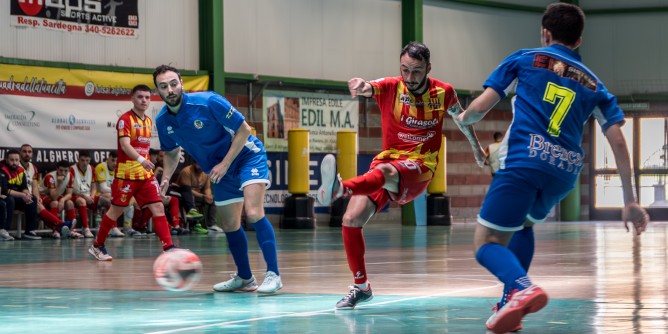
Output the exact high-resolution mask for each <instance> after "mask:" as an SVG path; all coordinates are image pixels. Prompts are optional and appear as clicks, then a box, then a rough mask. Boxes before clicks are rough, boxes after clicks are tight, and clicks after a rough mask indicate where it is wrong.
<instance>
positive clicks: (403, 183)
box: [368, 159, 434, 212]
mask: <svg viewBox="0 0 668 334" xmlns="http://www.w3.org/2000/svg"><path fill="white" fill-rule="evenodd" d="M383 163H389V164H391V165H392V166H394V168H396V170H397V171H398V172H399V192H397V193H394V192H390V191H388V190H387V189H380V190H378V191H376V192H375V193H373V194H369V195H368V197H369V198H370V199H371V200H372V201H373V202H374V203H376V212H380V210H382V209H383V208H384V207H385V205H386V204H387V203H388V202H390V201H393V202H397V203H398V204H400V205H404V204H406V203H408V202H410V201H412V200H414V199H415V198H416V197H418V196H419V195H420V194H422V193H423V192H424V191H425V190H427V186H428V185H429V183H430V182H431V179H432V177H433V176H434V173H433V172H432V171H431V170H430V169H429V168H427V167H426V166H425V165H423V164H422V163H421V162H419V161H414V160H375V159H374V160H373V161H372V162H371V167H370V169H374V168H375V167H376V166H377V165H379V164H383Z"/></svg>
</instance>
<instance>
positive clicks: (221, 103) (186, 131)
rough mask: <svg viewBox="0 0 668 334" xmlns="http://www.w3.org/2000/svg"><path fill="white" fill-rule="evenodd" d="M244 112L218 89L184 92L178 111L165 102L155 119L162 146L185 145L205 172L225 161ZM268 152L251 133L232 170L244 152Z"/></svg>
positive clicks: (170, 148) (170, 147) (229, 170)
mask: <svg viewBox="0 0 668 334" xmlns="http://www.w3.org/2000/svg"><path fill="white" fill-rule="evenodd" d="M244 120H245V119H244V116H243V115H242V114H241V113H240V112H239V111H237V110H236V109H235V108H234V107H233V106H232V104H230V102H229V101H228V100H227V99H225V98H224V97H222V96H220V95H218V94H217V93H215V92H198V93H183V99H182V102H181V108H180V109H179V112H178V113H177V114H176V115H174V114H173V113H171V112H170V111H169V109H168V107H167V106H166V105H165V106H164V107H163V108H162V110H160V113H159V114H158V116H157V117H156V119H155V124H156V128H157V130H158V138H159V139H160V149H161V150H163V151H171V150H173V149H175V148H177V147H178V146H181V147H182V148H183V149H184V150H185V151H186V152H187V153H188V154H189V155H190V156H191V157H192V158H193V159H194V160H195V161H196V162H197V164H198V165H200V167H202V170H203V171H204V172H205V173H207V174H208V173H209V172H211V169H212V168H213V167H214V166H216V165H217V164H219V163H220V162H221V161H223V158H225V155H226V154H227V152H228V151H229V149H230V145H231V144H232V138H233V137H234V134H235V133H236V131H237V130H238V129H239V127H240V126H241V125H242V124H243V122H244ZM249 154H251V155H254V154H265V152H264V147H263V145H262V143H261V142H260V140H259V139H257V138H256V137H255V136H253V135H250V136H248V141H247V142H246V144H245V146H244V148H243V149H242V150H241V152H239V155H238V156H237V158H236V159H235V160H234V161H233V162H232V164H231V165H230V168H229V169H228V173H229V172H231V171H234V170H236V164H237V162H238V161H242V160H243V159H242V157H244V155H249Z"/></svg>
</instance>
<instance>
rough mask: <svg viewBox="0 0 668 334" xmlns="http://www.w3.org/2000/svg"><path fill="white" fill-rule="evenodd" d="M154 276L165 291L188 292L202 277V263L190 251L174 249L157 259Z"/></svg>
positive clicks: (154, 264)
mask: <svg viewBox="0 0 668 334" xmlns="http://www.w3.org/2000/svg"><path fill="white" fill-rule="evenodd" d="M153 276H154V277H155V280H156V282H158V284H159V285H160V286H161V287H163V288H164V289H165V290H169V291H186V290H189V289H190V288H191V287H192V286H193V285H195V283H197V282H198V281H199V279H200V278H201V277H202V261H200V259H199V257H198V256H197V254H195V253H193V252H191V251H190V250H187V249H182V248H173V249H170V250H169V251H166V252H163V253H162V254H160V256H158V258H157V259H155V262H154V263H153Z"/></svg>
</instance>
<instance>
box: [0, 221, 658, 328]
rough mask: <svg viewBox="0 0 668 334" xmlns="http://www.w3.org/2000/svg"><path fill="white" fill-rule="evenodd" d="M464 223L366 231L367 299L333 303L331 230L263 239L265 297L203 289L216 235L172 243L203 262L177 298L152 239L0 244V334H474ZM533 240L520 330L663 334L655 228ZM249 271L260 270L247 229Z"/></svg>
mask: <svg viewBox="0 0 668 334" xmlns="http://www.w3.org/2000/svg"><path fill="white" fill-rule="evenodd" d="M474 227H475V224H474V223H471V222H469V223H454V224H453V225H452V226H450V227H446V226H401V225H400V224H399V223H391V222H372V223H370V224H368V225H367V227H366V228H365V237H366V243H367V256H366V260H367V267H368V275H369V278H370V281H371V284H372V288H373V291H374V294H375V297H374V299H373V300H371V301H370V302H368V303H365V304H360V305H358V307H357V308H356V309H355V310H346V311H337V310H335V309H334V304H335V303H336V302H337V301H338V300H339V299H340V298H341V297H342V296H343V295H344V294H346V293H347V292H348V285H350V284H351V283H352V275H351V273H350V272H349V270H348V266H347V263H346V258H345V252H344V250H343V245H342V242H341V233H340V228H332V227H327V226H318V227H317V228H316V229H313V230H282V229H278V228H277V229H276V236H277V240H278V249H279V267H280V270H281V277H282V279H283V284H284V287H283V289H282V290H280V291H279V293H277V294H274V295H260V294H257V293H214V292H213V291H212V290H211V286H212V285H213V284H215V283H217V282H220V281H222V280H226V279H227V278H228V277H229V274H231V273H233V272H234V270H235V269H234V265H233V263H232V258H231V256H230V255H229V253H228V250H227V243H226V240H225V237H224V234H219V235H216V236H210V235H190V236H178V237H176V236H175V237H174V238H175V242H176V244H177V245H179V246H180V247H182V248H189V249H191V250H193V251H194V252H196V253H197V254H198V255H199V256H200V258H201V259H202V262H203V264H204V275H203V277H202V279H201V280H200V282H199V283H198V284H197V285H196V286H195V287H194V288H193V289H192V290H191V291H187V292H169V291H164V290H161V289H160V287H158V286H157V285H156V283H155V281H154V279H153V277H152V264H153V260H154V259H155V257H156V256H157V255H158V254H159V253H160V251H161V248H160V245H159V241H158V239H157V238H155V237H153V238H146V239H132V238H122V239H120V238H119V239H109V240H108V242H107V249H108V250H109V253H110V254H111V255H112V256H114V260H113V262H98V261H96V260H93V259H92V257H90V256H89V255H88V253H87V247H88V245H90V244H91V243H92V242H93V241H92V240H91V239H86V240H53V239H49V238H45V239H43V240H40V241H28V240H16V241H8V242H0V263H1V264H0V333H67V334H74V333H318V334H326V333H382V334H392V333H485V332H486V331H485V326H484V323H485V321H486V319H487V318H488V317H489V316H490V314H491V307H492V306H493V305H494V304H495V303H496V302H497V301H498V298H499V297H500V294H501V290H502V287H501V285H500V284H498V283H497V281H496V279H495V278H494V277H493V276H491V274H489V273H488V272H487V271H486V270H485V269H483V268H482V267H480V266H479V265H478V264H477V262H476V261H475V258H474V257H473V254H472V246H471V240H472V234H473V229H474ZM535 231H536V255H535V257H534V261H533V264H532V267H531V270H530V276H531V278H532V279H533V281H534V283H536V284H538V285H540V286H541V287H543V288H544V289H545V290H546V291H547V293H548V294H549V295H550V297H551V299H550V302H549V304H548V305H547V307H546V308H545V309H543V310H542V311H540V312H538V313H535V314H530V315H528V316H527V317H526V318H525V319H524V322H523V326H524V329H523V330H522V331H521V333H538V334H552V333H554V334H557V333H559V334H563V333H578V334H580V333H624V334H627V333H633V334H640V333H667V332H668V289H667V287H668V256H667V255H668V254H667V244H668V224H666V223H665V222H652V223H651V225H650V227H649V228H648V231H647V232H646V233H645V234H643V235H642V236H640V237H634V236H633V235H632V234H631V233H626V231H625V229H624V227H623V224H622V223H621V222H575V223H564V222H549V223H545V224H542V225H539V226H537V227H536V229H535ZM247 235H248V237H249V248H250V250H251V254H250V258H251V266H252V268H253V270H254V274H255V275H256V276H257V277H258V280H259V281H261V280H262V279H263V274H262V273H263V272H264V271H265V266H264V261H263V259H262V254H261V253H260V252H259V249H258V246H257V242H256V240H255V234H254V232H247Z"/></svg>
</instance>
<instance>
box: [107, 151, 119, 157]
mask: <svg viewBox="0 0 668 334" xmlns="http://www.w3.org/2000/svg"><path fill="white" fill-rule="evenodd" d="M109 157H110V158H118V153H116V151H111V152H109Z"/></svg>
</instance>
